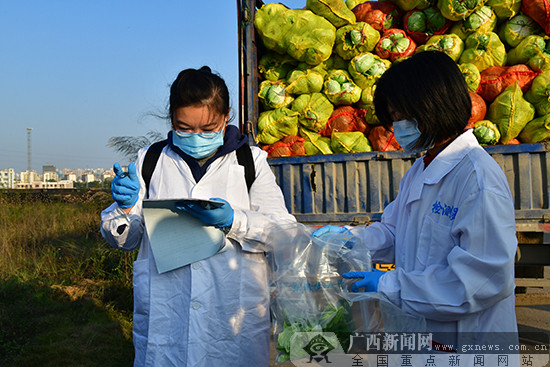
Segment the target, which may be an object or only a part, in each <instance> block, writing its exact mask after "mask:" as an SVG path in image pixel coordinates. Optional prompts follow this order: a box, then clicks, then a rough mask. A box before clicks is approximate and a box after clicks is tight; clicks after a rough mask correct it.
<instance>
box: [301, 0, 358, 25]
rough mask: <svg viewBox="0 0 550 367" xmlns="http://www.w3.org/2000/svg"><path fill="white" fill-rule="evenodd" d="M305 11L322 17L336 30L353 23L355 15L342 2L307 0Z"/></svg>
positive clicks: (342, 0) (334, 0) (336, 0)
mask: <svg viewBox="0 0 550 367" xmlns="http://www.w3.org/2000/svg"><path fill="white" fill-rule="evenodd" d="M306 9H308V10H311V11H312V12H314V13H315V14H317V15H319V16H322V17H324V18H325V19H327V20H328V21H329V22H331V23H332V25H333V26H335V27H336V28H340V27H343V26H345V25H348V24H353V23H355V14H353V12H352V11H351V10H350V9H349V8H348V6H347V5H346V2H345V1H344V0H307V2H306Z"/></svg>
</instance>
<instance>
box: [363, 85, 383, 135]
mask: <svg viewBox="0 0 550 367" xmlns="http://www.w3.org/2000/svg"><path fill="white" fill-rule="evenodd" d="M375 90H376V84H373V85H371V86H369V87H367V88H365V89H363V91H362V92H361V99H360V100H359V102H357V107H359V108H361V109H363V110H365V121H366V122H367V124H369V125H379V124H380V120H378V117H377V116H376V111H375V110H374V91H375Z"/></svg>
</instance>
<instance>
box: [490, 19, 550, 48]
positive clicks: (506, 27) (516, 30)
mask: <svg viewBox="0 0 550 367" xmlns="http://www.w3.org/2000/svg"><path fill="white" fill-rule="evenodd" d="M541 33H542V28H541V27H540V26H539V25H538V24H537V22H535V21H534V20H533V19H531V18H529V17H528V16H527V15H525V14H518V15H516V16H515V17H513V18H512V19H509V20H508V21H506V22H505V23H504V24H503V25H502V27H501V29H500V32H499V36H500V40H501V41H503V42H505V43H506V44H508V46H510V47H517V46H518V45H519V43H520V42H521V41H523V40H524V39H525V38H526V37H527V36H530V35H532V34H534V35H540V34H541Z"/></svg>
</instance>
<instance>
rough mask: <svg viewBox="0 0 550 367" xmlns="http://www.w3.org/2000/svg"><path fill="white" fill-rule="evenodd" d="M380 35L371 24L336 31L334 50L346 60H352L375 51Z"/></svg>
mask: <svg viewBox="0 0 550 367" xmlns="http://www.w3.org/2000/svg"><path fill="white" fill-rule="evenodd" d="M379 39H380V33H378V31H377V30H376V29H374V28H373V27H372V26H371V25H370V24H368V23H365V22H358V23H355V24H350V25H346V26H343V27H342V28H339V29H338V30H337V31H336V41H335V44H334V50H335V51H336V53H337V54H338V55H339V56H340V57H341V58H342V59H344V60H351V59H352V58H354V57H355V56H357V55H359V54H362V53H364V52H370V51H372V50H373V49H374V47H375V46H376V44H377V43H378V40H379Z"/></svg>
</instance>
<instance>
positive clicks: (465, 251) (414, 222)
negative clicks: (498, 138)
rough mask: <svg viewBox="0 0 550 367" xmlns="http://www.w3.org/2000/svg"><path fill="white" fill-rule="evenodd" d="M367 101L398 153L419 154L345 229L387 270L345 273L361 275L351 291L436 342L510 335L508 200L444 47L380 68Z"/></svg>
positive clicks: (512, 241)
mask: <svg viewBox="0 0 550 367" xmlns="http://www.w3.org/2000/svg"><path fill="white" fill-rule="evenodd" d="M374 101H375V109H376V114H377V116H378V117H379V119H380V121H381V122H382V123H383V124H384V125H385V126H387V127H391V126H393V130H394V132H395V138H396V140H397V141H398V143H399V144H400V145H401V147H403V148H404V149H405V151H411V150H419V149H422V150H427V153H426V154H425V155H424V156H423V158H422V159H418V160H417V161H416V162H415V163H414V164H413V166H412V167H411V168H410V169H409V170H408V171H407V172H406V174H405V175H404V177H403V179H402V181H401V183H400V186H399V193H398V195H397V197H396V198H395V200H394V201H393V202H391V203H390V204H389V205H388V206H387V207H386V208H385V210H384V213H383V215H382V220H381V222H378V223H374V224H372V225H370V226H368V227H366V228H364V227H346V229H348V230H349V231H350V232H351V233H353V234H354V235H355V236H357V237H358V239H359V241H357V242H358V243H357V244H356V245H355V246H354V247H353V250H352V252H353V254H354V256H357V257H361V256H364V254H365V253H366V252H367V251H370V253H371V255H372V259H373V262H375V263H385V264H395V270H394V271H389V272H386V273H385V272H380V271H372V272H358V273H348V274H344V277H346V278H352V279H361V280H358V281H356V282H355V283H354V284H353V287H352V288H353V290H355V291H357V290H359V289H363V288H364V290H365V291H367V292H376V291H378V292H379V293H381V294H382V295H384V296H385V297H387V298H388V299H389V300H390V301H391V302H392V303H394V304H395V305H397V306H399V307H400V308H401V309H402V310H404V311H407V312H409V313H412V314H416V315H421V316H423V317H425V318H426V320H427V326H428V331H431V332H437V333H439V336H437V337H436V336H434V338H436V339H437V338H439V340H436V341H441V342H442V343H446V342H450V343H451V345H456V343H457V342H460V340H463V341H465V340H469V342H472V343H481V342H483V341H484V340H485V341H490V340H491V339H492V338H495V337H496V336H505V337H508V340H511V341H514V340H515V341H517V337H516V333H517V324H516V316H515V309H514V302H515V300H514V256H515V252H516V247H517V240H516V232H515V218H514V204H513V201H512V196H511V193H510V189H509V187H508V183H507V180H506V177H505V175H504V173H503V171H502V170H501V168H500V167H499V166H498V164H497V163H496V161H495V160H494V159H493V158H492V157H491V156H490V155H489V154H488V153H487V152H486V151H485V150H484V149H483V148H482V147H481V146H480V145H479V144H478V142H477V140H476V138H475V136H474V135H473V133H472V130H471V129H468V130H465V127H466V124H467V122H468V119H469V117H470V111H471V101H470V97H469V95H468V91H467V87H466V84H465V81H464V79H463V77H462V75H461V72H460V70H459V68H458V66H457V65H456V63H455V62H454V61H453V60H452V59H451V58H450V57H448V56H447V55H446V54H444V53H443V52H438V51H430V52H421V53H418V54H416V55H414V56H412V57H411V58H409V59H407V60H404V61H403V62H400V63H396V64H395V65H393V66H392V67H391V68H390V69H389V70H388V71H387V72H386V73H384V75H383V76H382V77H381V78H380V80H379V81H378V84H377V89H376V92H375V98H374ZM344 230H345V229H344V228H342V227H330V226H327V227H322V228H321V229H319V230H318V231H317V232H316V233H315V235H317V236H322V234H323V233H325V232H327V231H336V232H340V231H344ZM469 333H473V334H469ZM472 337H473V339H472Z"/></svg>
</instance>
